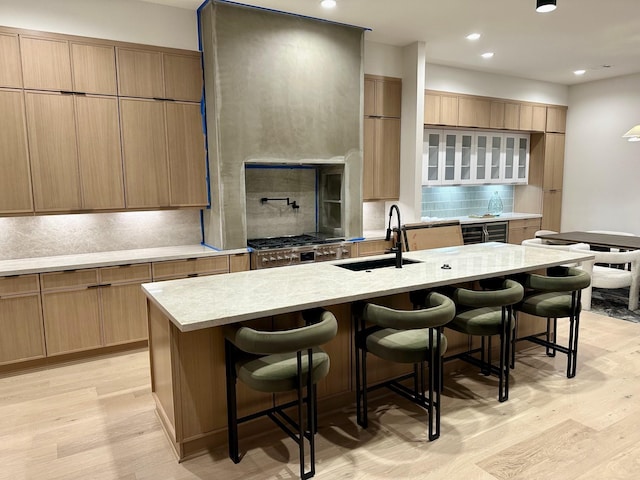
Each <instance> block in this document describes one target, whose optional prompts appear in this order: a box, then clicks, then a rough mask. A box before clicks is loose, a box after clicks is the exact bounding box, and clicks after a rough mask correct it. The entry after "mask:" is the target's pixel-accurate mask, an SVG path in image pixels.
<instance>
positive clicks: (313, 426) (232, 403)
mask: <svg viewBox="0 0 640 480" xmlns="http://www.w3.org/2000/svg"><path fill="white" fill-rule="evenodd" d="M238 352H242V350H240V349H239V348H237V347H236V346H235V345H234V344H233V343H232V342H230V341H229V340H227V339H225V365H226V376H227V425H228V442H229V458H231V460H232V461H233V463H239V462H240V455H239V446H238V425H239V424H241V423H245V422H248V421H249V420H253V419H255V418H258V417H261V416H267V417H269V418H270V419H271V420H272V421H273V422H274V423H275V424H276V425H277V426H278V427H280V428H281V429H282V430H283V431H284V432H285V433H286V434H287V435H289V437H291V438H292V439H293V440H294V441H295V442H296V443H297V444H298V450H299V456H300V478H301V479H302V480H306V479H308V478H311V477H313V476H314V475H315V463H316V462H315V439H314V437H315V433H316V432H317V417H318V410H317V391H316V386H315V384H313V379H312V372H313V355H312V349H307V352H306V353H307V355H308V362H307V365H308V371H307V382H306V384H305V390H306V397H305V396H303V375H302V371H303V370H302V351H298V352H297V353H296V357H297V367H298V371H297V376H298V379H297V380H298V381H297V390H296V394H297V399H296V400H293V401H291V402H287V403H284V404H281V405H276V406H274V407H272V408H268V409H265V410H261V411H259V412H256V413H252V414H250V415H246V416H243V417H238V405H237V401H236V400H237V396H236V384H237V375H236V367H235V359H236V358H237V354H238ZM304 403H306V404H307V409H306V410H307V418H306V419H307V422H306V423H307V427H308V428H306V429H305V428H304V418H303V410H304ZM296 405H297V407H298V419H297V421H296V420H294V419H292V418H291V417H290V416H289V415H287V413H286V412H285V411H284V410H285V409H287V408H291V407H293V406H296ZM305 438H306V439H307V441H308V443H309V457H310V469H309V471H305V445H304V441H305Z"/></svg>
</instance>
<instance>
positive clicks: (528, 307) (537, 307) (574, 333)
mask: <svg viewBox="0 0 640 480" xmlns="http://www.w3.org/2000/svg"><path fill="white" fill-rule="evenodd" d="M519 281H520V282H521V283H522V284H523V286H524V287H525V289H526V294H525V297H524V300H523V301H522V302H521V303H520V304H519V305H517V306H516V310H517V312H522V313H527V314H529V315H533V316H536V317H543V318H546V319H547V328H546V331H545V332H543V333H540V334H535V335H529V336H526V337H523V338H519V339H518V340H528V341H530V342H534V343H536V344H538V345H543V346H544V347H546V349H547V355H549V356H550V357H553V356H555V354H556V351H560V352H562V353H565V354H566V355H567V377H568V378H572V377H574V376H575V374H576V362H577V360H578V330H579V327H580V311H581V305H580V296H581V291H582V289H583V288H587V287H588V286H589V285H590V283H591V277H590V276H589V274H588V273H587V272H586V271H584V270H580V269H579V268H576V267H552V268H549V269H547V275H538V274H533V273H531V274H526V275H524V276H523V277H521V278H519ZM558 318H568V319H569V341H568V345H567V346H566V347H565V346H563V345H558V343H557V334H556V333H557V326H558ZM518 321H519V322H520V323H521V322H522V319H520V318H519V319H518ZM541 337H544V338H541Z"/></svg>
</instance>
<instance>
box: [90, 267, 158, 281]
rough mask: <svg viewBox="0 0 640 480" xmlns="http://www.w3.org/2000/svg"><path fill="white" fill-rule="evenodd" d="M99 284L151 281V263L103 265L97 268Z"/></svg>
mask: <svg viewBox="0 0 640 480" xmlns="http://www.w3.org/2000/svg"><path fill="white" fill-rule="evenodd" d="M99 274H100V284H101V285H103V284H106V283H109V284H113V283H130V282H149V281H151V264H149V263H141V264H138V265H120V266H116V267H105V268H101V269H100V270H99Z"/></svg>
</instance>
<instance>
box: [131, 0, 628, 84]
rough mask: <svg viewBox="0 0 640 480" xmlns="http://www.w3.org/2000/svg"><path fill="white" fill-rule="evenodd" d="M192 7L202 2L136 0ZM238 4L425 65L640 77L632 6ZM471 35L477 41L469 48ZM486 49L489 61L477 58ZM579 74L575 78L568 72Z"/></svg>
mask: <svg viewBox="0 0 640 480" xmlns="http://www.w3.org/2000/svg"><path fill="white" fill-rule="evenodd" d="M143 1H147V2H151V3H159V4H164V5H172V6H175V7H181V8H188V9H193V10H195V9H197V8H198V6H199V5H200V4H201V3H202V2H203V1H204V0H143ZM337 2H338V5H337V7H336V8H334V9H333V10H325V9H323V8H321V7H320V0H243V1H242V2H241V3H244V4H247V5H255V6H260V7H266V8H271V9H274V10H280V11H284V12H291V13H297V14H302V15H307V16H310V17H317V18H323V19H327V20H332V21H336V22H341V23H347V24H352V25H358V26H362V27H367V28H370V29H371V31H368V32H367V33H366V34H365V39H366V40H369V41H373V42H380V43H385V44H389V45H394V46H400V47H401V46H405V45H409V44H411V43H414V42H416V41H422V42H425V44H426V52H427V62H429V63H435V64H440V65H448V66H453V67H460V68H466V69H470V70H480V71H485V72H493V73H497V74H502V75H511V76H516V77H522V78H529V79H534V80H542V81H547V82H553V83H558V84H563V85H573V84H577V83H583V82H589V81H593V80H600V79H604V78H611V77H617V76H620V75H627V74H632V73H638V72H640V27H639V26H640V2H639V0H557V4H558V8H557V9H556V10H555V11H554V12H551V13H546V14H541V13H536V11H535V3H536V2H535V0H393V1H390V0H337ZM472 32H478V33H481V34H482V37H481V38H480V39H479V40H477V41H475V42H471V41H469V40H467V39H466V38H465V36H466V35H467V34H469V33H472ZM487 51H491V52H494V53H495V55H494V57H493V58H491V59H488V60H485V59H483V58H482V57H480V54H481V53H483V52H487ZM578 69H585V70H586V73H585V74H584V75H582V76H576V75H574V74H573V71H574V70H578Z"/></svg>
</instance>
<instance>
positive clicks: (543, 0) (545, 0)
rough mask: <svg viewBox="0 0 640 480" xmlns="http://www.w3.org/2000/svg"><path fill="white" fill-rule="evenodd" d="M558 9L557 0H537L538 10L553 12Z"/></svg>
mask: <svg viewBox="0 0 640 480" xmlns="http://www.w3.org/2000/svg"><path fill="white" fill-rule="evenodd" d="M555 9H556V0H537V1H536V12H538V13H548V12H553V11H554V10H555Z"/></svg>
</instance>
